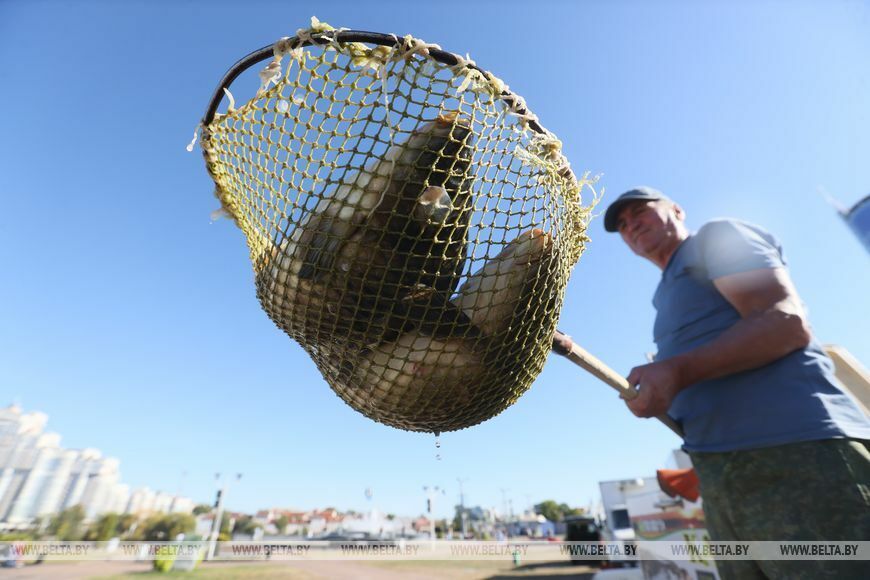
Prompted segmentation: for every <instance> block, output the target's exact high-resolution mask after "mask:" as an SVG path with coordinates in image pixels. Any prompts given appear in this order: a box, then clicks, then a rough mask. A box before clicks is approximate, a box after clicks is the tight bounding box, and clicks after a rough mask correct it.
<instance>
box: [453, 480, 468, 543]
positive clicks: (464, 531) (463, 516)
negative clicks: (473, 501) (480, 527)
mask: <svg viewBox="0 0 870 580" xmlns="http://www.w3.org/2000/svg"><path fill="white" fill-rule="evenodd" d="M456 481H458V482H459V520H460V521H461V522H462V539H463V540H464V539H465V536H466V534H468V528H467V526H466V523H465V520H466V519H468V516H467V514H466V513H465V493H464V492H463V489H462V484H463V483H465V482H466V481H468V478H467V477H457V478H456Z"/></svg>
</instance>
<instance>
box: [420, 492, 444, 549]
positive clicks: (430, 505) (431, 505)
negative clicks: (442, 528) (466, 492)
mask: <svg viewBox="0 0 870 580" xmlns="http://www.w3.org/2000/svg"><path fill="white" fill-rule="evenodd" d="M423 492H424V493H425V494H426V513H428V514H429V539H430V540H434V539H435V518H434V516H433V515H432V512H433V511H435V498H436V497H438V494H439V493H440V494H441V495H444V490H443V489H441V488H440V487H438V486H437V485H434V486H432V487H429V486H428V485H424V486H423Z"/></svg>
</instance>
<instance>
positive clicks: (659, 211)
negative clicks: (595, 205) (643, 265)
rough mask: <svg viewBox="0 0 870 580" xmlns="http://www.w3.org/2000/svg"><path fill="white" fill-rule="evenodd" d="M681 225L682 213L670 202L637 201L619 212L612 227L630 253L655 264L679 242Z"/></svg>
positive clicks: (681, 239) (680, 239)
mask: <svg viewBox="0 0 870 580" xmlns="http://www.w3.org/2000/svg"><path fill="white" fill-rule="evenodd" d="M682 222H683V214H682V210H680V209H679V207H678V206H676V205H675V204H673V203H672V202H669V201H665V200H655V201H644V200H638V201H634V202H631V203H627V204H625V207H623V208H622V209H621V210H620V212H619V216H618V217H617V221H616V227H617V230H618V231H619V235H620V236H622V240H623V241H624V242H625V243H626V244H627V245H628V247H629V248H631V251H632V252H634V253H635V254H637V255H638V256H641V257H643V258H647V259H651V260H653V261H656V260H655V258H657V257H659V256H661V255H662V254H663V253H667V252H671V251H673V249H674V248H676V246H678V245H679V243H680V242H682V241H683V238H684V236H683V235H682V232H683V229H684V228H682ZM668 255H669V253H668Z"/></svg>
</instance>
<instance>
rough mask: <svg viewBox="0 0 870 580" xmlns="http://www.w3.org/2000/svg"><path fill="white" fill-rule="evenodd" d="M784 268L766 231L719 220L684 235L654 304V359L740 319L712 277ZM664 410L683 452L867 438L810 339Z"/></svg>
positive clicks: (869, 423) (706, 384) (693, 389)
mask: <svg viewBox="0 0 870 580" xmlns="http://www.w3.org/2000/svg"><path fill="white" fill-rule="evenodd" d="M784 265H785V259H784V258H783V254H782V248H781V247H780V245H779V242H778V241H777V240H776V238H774V237H773V236H772V235H770V234H769V233H767V232H766V231H764V230H763V229H761V228H759V227H757V226H754V225H751V224H748V223H745V222H740V221H737V220H715V221H712V222H710V223H708V224H706V225H704V227H702V228H701V229H700V230H699V231H698V233H697V234H694V235H691V236H690V237H689V238H688V239H686V240H685V241H683V243H682V244H680V246H679V247H678V248H677V250H676V252H675V253H674V255H673V256H671V259H670V261H669V262H668V265H667V266H666V267H665V269H664V271H663V272H662V279H661V282H660V283H659V286H658V288H657V289H656V293H655V296H654V298H653V305H654V306H655V308H656V311H657V316H656V321H655V328H654V334H655V342H656V345H657V346H658V353H657V355H656V359H657V360H664V359H667V358H670V357H673V356H676V355H678V354H682V353H684V352H686V351H689V350H691V349H693V348H696V347H699V346H701V345H703V344H706V343H708V342H710V341H712V340H714V339H715V338H716V337H718V336H719V335H720V334H721V333H722V332H723V331H725V330H726V329H728V328H730V327H731V326H733V325H734V324H735V323H736V322H738V321H739V320H740V314H739V313H738V312H737V310H736V309H735V308H734V307H733V306H731V304H730V303H729V302H728V301H727V300H726V299H725V298H724V297H723V296H722V295H721V294H720V293H719V292H718V291H717V290H716V287H715V286H714V285H713V280H715V279H716V278H719V277H721V276H727V275H729V274H736V273H738V272H746V271H749V270H756V269H759V268H778V267H782V266H784ZM668 414H669V415H670V416H671V417H673V418H674V419H675V420H676V421H678V422H679V423H680V424H681V425H682V427H683V431H684V433H685V445H684V448H685V449H686V450H688V451H735V450H741V449H754V448H759V447H769V446H773V445H782V444H785V443H796V442H799V441H811V440H818V439H833V438H840V437H855V438H860V439H870V420H868V418H867V417H866V416H865V415H864V413H863V412H862V411H861V409H860V408H859V407H858V405H857V404H856V403H855V402H854V401H853V400H852V399H851V398H850V397H849V396H848V395H847V394H846V393H845V392H844V391H843V389H842V387H841V386H840V383H839V381H838V380H837V379H836V378H835V377H834V371H833V363H832V362H831V360H830V359H829V358H828V357H827V356H826V355H825V354H824V352H823V351H822V349H821V347H820V345H819V344H818V343H817V342H816V341H815V339H813V340H812V342H811V343H810V345H809V346H807V347H806V348H804V349H802V350H797V351H795V352H792V353H791V354H788V355H786V356H784V357H783V358H781V359H778V360H776V361H774V362H772V363H770V364H767V365H765V366H763V367H760V368H757V369H753V370H750V371H744V372H740V373H736V374H733V375H729V376H726V377H722V378H719V379H714V380H709V381H702V382H700V383H697V384H695V385H692V386H690V387H688V388H686V389H684V390H683V391H681V392H680V393H679V394H678V395H677V397H676V398H675V399H674V401H673V403H672V404H671V408H670V409H669V411H668Z"/></svg>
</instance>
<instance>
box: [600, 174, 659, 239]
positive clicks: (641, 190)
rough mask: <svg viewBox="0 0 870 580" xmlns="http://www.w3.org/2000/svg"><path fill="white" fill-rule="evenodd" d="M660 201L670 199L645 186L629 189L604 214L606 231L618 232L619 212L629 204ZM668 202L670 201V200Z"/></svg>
mask: <svg viewBox="0 0 870 580" xmlns="http://www.w3.org/2000/svg"><path fill="white" fill-rule="evenodd" d="M659 199H668V197H667V196H666V195H665V194H663V193H662V192H661V191H659V190H658V189H654V188H652V187H647V186H645V185H642V186H640V187H634V188H632V189H629V190H628V191H626V192H625V193H623V194H622V195H620V196H619V197H617V198H616V201H614V202H613V203H611V204H610V207H608V208H607V211H606V212H604V229H605V230H607V231H608V232H615V231H617V227H616V220H617V219H618V218H619V212H620V210H622V208H623V207H625V204H627V203H628V202H631V201H637V200H646V201H656V200H659ZM668 201H670V200H669V199H668Z"/></svg>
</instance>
